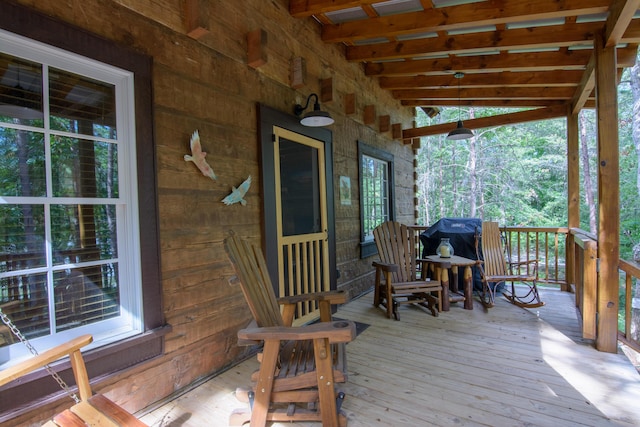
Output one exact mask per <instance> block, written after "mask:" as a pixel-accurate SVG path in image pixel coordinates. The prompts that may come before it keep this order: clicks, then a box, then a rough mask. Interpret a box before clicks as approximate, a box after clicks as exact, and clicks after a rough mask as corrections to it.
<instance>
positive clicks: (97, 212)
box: [51, 205, 118, 265]
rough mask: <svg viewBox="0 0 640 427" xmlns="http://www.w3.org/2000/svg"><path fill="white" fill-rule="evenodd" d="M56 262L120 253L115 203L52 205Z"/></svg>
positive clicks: (113, 255) (104, 256)
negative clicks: (118, 250) (118, 251)
mask: <svg viewBox="0 0 640 427" xmlns="http://www.w3.org/2000/svg"><path fill="white" fill-rule="evenodd" d="M51 240H52V246H53V251H54V253H53V264H54V265H62V264H76V263H80V262H89V261H97V260H106V259H112V258H116V257H117V256H118V253H117V247H118V242H117V238H116V212H115V206H113V205H95V206H92V205H52V206H51Z"/></svg>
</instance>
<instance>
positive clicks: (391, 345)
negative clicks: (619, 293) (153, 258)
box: [142, 289, 640, 427]
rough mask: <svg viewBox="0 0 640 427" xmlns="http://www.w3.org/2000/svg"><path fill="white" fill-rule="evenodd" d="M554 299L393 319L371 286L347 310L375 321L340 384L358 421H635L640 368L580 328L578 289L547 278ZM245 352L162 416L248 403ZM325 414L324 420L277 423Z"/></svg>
mask: <svg viewBox="0 0 640 427" xmlns="http://www.w3.org/2000/svg"><path fill="white" fill-rule="evenodd" d="M542 296H543V299H544V300H545V301H546V302H547V304H546V305H545V306H544V307H540V308H536V309H531V310H526V309H521V308H519V307H516V306H513V305H511V304H509V303H508V302H506V301H504V300H499V301H498V302H497V304H496V307H494V308H492V309H491V310H489V311H485V310H483V309H482V306H481V305H480V303H479V302H477V301H476V302H475V309H474V310H472V311H469V310H463V309H462V307H461V304H455V305H453V306H452V308H451V311H449V312H446V313H442V314H441V315H440V316H439V317H437V318H436V317H433V316H431V315H430V314H429V313H426V312H424V311H422V310H421V309H419V308H414V307H403V308H402V309H401V310H400V315H401V320H400V321H394V320H388V319H386V318H385V317H384V312H383V311H382V309H379V308H378V309H377V308H374V307H373V306H372V304H371V303H372V296H371V295H365V296H363V297H361V298H359V299H357V300H355V301H352V302H350V303H349V304H347V305H345V306H343V307H341V308H340V309H339V310H338V313H337V316H338V317H340V318H343V319H350V320H355V321H358V322H362V323H365V324H368V325H370V326H369V327H368V328H367V329H366V330H365V331H364V332H363V333H361V334H360V335H359V336H358V338H357V339H356V340H355V341H354V342H352V343H350V344H349V345H348V346H347V352H348V353H347V354H348V363H349V365H348V372H349V379H348V382H347V383H346V384H344V385H341V387H340V388H341V390H343V391H344V392H345V393H346V394H347V397H346V399H345V401H344V404H343V410H344V411H345V412H346V413H347V415H348V420H349V426H351V427H365V426H367V427H369V426H430V425H433V426H454V425H456V426H510V427H511V426H553V427H556V426H637V425H640V407H639V406H638V402H640V375H639V374H638V372H637V371H636V370H635V368H634V367H633V366H632V364H631V363H630V362H629V361H628V359H627V358H626V357H625V356H624V355H623V354H622V353H619V354H609V353H601V352H598V351H596V350H595V349H594V348H593V347H592V344H591V343H590V342H589V341H586V340H583V339H582V338H581V337H580V329H579V326H578V322H577V316H576V313H575V307H574V304H573V298H574V296H573V295H571V294H567V293H562V292H559V291H557V290H552V289H543V290H542ZM257 367H258V364H257V362H256V361H255V360H253V359H252V360H249V361H246V362H244V363H242V364H240V365H238V366H235V367H233V368H231V369H229V370H228V371H227V372H225V373H223V374H220V375H218V376H216V377H214V378H212V379H210V380H209V381H207V382H205V383H203V384H202V385H200V386H198V387H197V388H194V389H193V390H191V391H189V392H187V393H185V394H183V395H181V396H180V397H177V398H175V399H173V400H172V401H170V402H168V403H166V404H164V405H163V406H161V407H159V408H157V409H155V410H153V411H151V412H149V413H147V414H146V415H145V416H144V417H143V418H142V420H143V421H145V422H146V423H148V424H149V425H151V426H155V427H179V426H182V427H200V426H204V425H207V426H218V425H219V426H225V425H227V419H228V416H229V414H230V413H231V411H232V410H233V409H234V408H238V407H242V406H243V404H242V403H240V402H238V401H237V400H236V399H235V396H234V391H235V389H236V387H238V386H247V385H248V384H249V375H250V374H251V372H252V371H253V370H255V369H257ZM273 425H274V426H280V425H282V426H285V425H286V426H305V427H306V426H315V427H318V426H319V424H318V423H295V424H289V423H286V424H285V423H283V424H279V423H274V424H273Z"/></svg>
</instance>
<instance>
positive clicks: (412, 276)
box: [373, 221, 416, 283]
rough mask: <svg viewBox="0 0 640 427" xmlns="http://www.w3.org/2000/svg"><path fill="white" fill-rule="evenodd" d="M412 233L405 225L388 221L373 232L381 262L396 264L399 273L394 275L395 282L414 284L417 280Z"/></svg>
mask: <svg viewBox="0 0 640 427" xmlns="http://www.w3.org/2000/svg"><path fill="white" fill-rule="evenodd" d="M411 236H412V233H410V232H409V230H408V228H407V226H406V225H404V224H400V223H399V222H395V221H387V222H385V223H382V224H380V225H379V226H378V227H376V228H375V230H373V237H374V239H375V242H376V246H377V248H378V255H379V256H380V261H381V262H383V263H385V264H396V265H397V266H398V271H397V272H395V273H393V276H392V277H393V282H394V283H401V282H412V281H415V280H416V259H415V256H414V255H415V254H414V246H413V241H412V239H411Z"/></svg>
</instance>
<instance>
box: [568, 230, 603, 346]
mask: <svg viewBox="0 0 640 427" xmlns="http://www.w3.org/2000/svg"><path fill="white" fill-rule="evenodd" d="M569 240H570V241H571V244H570V246H573V251H571V252H569V253H571V254H572V256H573V263H572V264H573V269H572V270H571V274H570V278H571V279H570V281H569V283H570V286H571V290H572V291H573V292H575V295H576V307H577V308H578V313H579V314H580V316H581V321H582V337H583V338H586V339H592V340H595V339H596V334H597V331H596V308H597V307H596V304H597V287H598V271H597V258H598V242H597V240H596V237H595V236H594V235H592V234H590V233H587V232H586V231H584V230H580V229H579V228H572V229H571V234H570V238H569Z"/></svg>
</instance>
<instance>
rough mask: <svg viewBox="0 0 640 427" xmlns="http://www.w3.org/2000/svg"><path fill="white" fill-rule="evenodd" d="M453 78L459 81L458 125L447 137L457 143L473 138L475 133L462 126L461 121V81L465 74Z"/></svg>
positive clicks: (457, 74)
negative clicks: (457, 141)
mask: <svg viewBox="0 0 640 427" xmlns="http://www.w3.org/2000/svg"><path fill="white" fill-rule="evenodd" d="M453 77H455V78H456V79H458V125H457V126H456V128H455V129H453V130H452V131H451V132H449V134H448V135H447V139H450V140H453V141H455V140H459V139H468V138H471V137H472V136H473V132H471V129H467V128H466V127H464V125H463V124H462V120H461V119H460V79H461V78H463V77H464V73H461V72H457V73H455V74H454V75H453Z"/></svg>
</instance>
